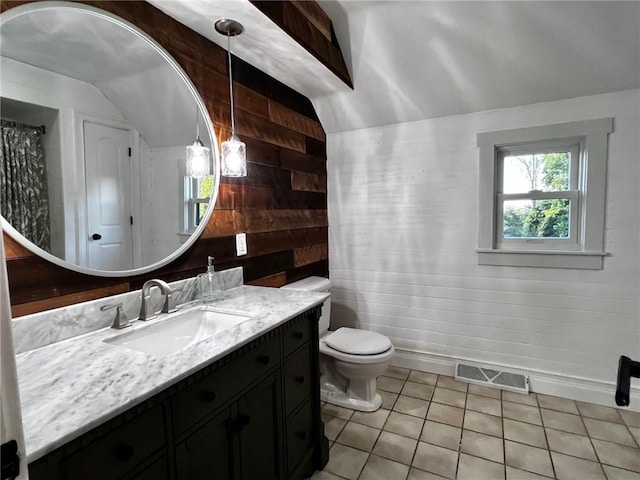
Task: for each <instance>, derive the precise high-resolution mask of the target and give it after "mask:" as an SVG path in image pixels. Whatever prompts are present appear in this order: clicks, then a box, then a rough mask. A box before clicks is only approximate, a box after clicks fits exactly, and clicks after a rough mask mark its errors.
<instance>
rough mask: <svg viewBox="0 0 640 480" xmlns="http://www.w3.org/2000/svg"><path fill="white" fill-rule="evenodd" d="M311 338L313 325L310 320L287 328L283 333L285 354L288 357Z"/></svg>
mask: <svg viewBox="0 0 640 480" xmlns="http://www.w3.org/2000/svg"><path fill="white" fill-rule="evenodd" d="M310 338H311V327H310V325H309V321H308V320H302V321H300V322H298V323H296V324H295V325H292V326H291V327H289V328H287V329H286V330H285V331H284V332H283V333H282V340H283V341H282V344H283V349H284V356H285V357H287V356H288V355H290V354H291V352H293V351H294V350H295V349H296V348H298V347H299V346H300V345H302V344H303V343H305V342H308V341H309V339H310Z"/></svg>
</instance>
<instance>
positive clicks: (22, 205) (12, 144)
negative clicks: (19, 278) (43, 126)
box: [0, 120, 50, 251]
mask: <svg viewBox="0 0 640 480" xmlns="http://www.w3.org/2000/svg"><path fill="white" fill-rule="evenodd" d="M0 131H1V134H2V150H1V151H0V164H1V166H2V168H1V169H0V170H1V171H0V188H1V189H2V190H1V194H0V195H1V196H0V210H1V212H2V216H3V217H4V218H5V219H6V220H7V221H8V222H9V223H10V224H11V225H13V228H15V229H16V230H17V231H18V232H19V233H21V234H22V235H23V236H24V237H25V238H27V240H30V241H31V242H32V243H34V244H35V245H37V246H38V247H40V248H42V249H43V250H46V251H50V242H49V197H48V195H47V175H46V169H45V163H44V152H43V150H42V142H41V140H40V132H39V131H38V129H35V128H34V127H30V126H28V125H21V124H19V123H14V122H8V121H6V120H2V122H1V123H0Z"/></svg>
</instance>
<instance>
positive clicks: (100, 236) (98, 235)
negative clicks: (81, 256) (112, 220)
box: [91, 233, 102, 240]
mask: <svg viewBox="0 0 640 480" xmlns="http://www.w3.org/2000/svg"><path fill="white" fill-rule="evenodd" d="M91 238H92V239H93V240H100V239H101V238H102V235H100V234H99V233H94V234H93V235H91Z"/></svg>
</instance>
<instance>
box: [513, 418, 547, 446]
mask: <svg viewBox="0 0 640 480" xmlns="http://www.w3.org/2000/svg"><path fill="white" fill-rule="evenodd" d="M504 438H505V439H507V440H512V441H514V442H519V443H525V444H527V445H531V446H533V447H540V448H547V440H546V437H545V434H544V429H543V428H542V427H538V426H537V425H532V424H530V423H524V422H516V421H515V420H511V419H509V418H505V419H504Z"/></svg>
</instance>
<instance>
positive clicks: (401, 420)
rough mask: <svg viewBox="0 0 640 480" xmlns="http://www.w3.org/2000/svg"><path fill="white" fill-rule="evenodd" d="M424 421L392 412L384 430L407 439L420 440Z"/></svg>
mask: <svg viewBox="0 0 640 480" xmlns="http://www.w3.org/2000/svg"><path fill="white" fill-rule="evenodd" d="M423 423H424V420H422V419H421V418H418V417H413V416H411V415H405V414H404V413H398V412H391V413H390V414H389V417H388V418H387V421H386V423H385V424H384V427H383V429H384V430H386V431H387V432H393V433H397V434H398V435H404V436H405V437H411V438H416V439H417V438H420V432H421V431H422V424H423Z"/></svg>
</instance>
